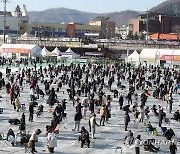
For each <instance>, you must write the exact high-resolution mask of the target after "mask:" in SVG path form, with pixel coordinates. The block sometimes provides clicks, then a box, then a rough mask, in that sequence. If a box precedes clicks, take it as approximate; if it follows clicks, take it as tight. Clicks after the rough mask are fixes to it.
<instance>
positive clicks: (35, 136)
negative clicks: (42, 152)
mask: <svg viewBox="0 0 180 154" xmlns="http://www.w3.org/2000/svg"><path fill="white" fill-rule="evenodd" d="M39 134H41V130H40V129H36V130H35V131H34V132H33V133H32V135H31V137H30V139H29V143H28V146H29V147H30V148H31V152H32V153H34V152H37V151H36V149H35V143H36V142H38V135H39Z"/></svg>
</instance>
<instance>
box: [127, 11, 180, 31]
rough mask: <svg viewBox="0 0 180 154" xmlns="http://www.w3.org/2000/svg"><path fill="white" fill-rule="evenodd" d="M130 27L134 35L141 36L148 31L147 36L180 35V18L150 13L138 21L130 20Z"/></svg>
mask: <svg viewBox="0 0 180 154" xmlns="http://www.w3.org/2000/svg"><path fill="white" fill-rule="evenodd" d="M128 25H129V27H131V28H130V31H131V32H132V33H133V34H135V33H137V34H139V33H141V32H142V31H146V33H147V34H154V33H166V34H167V33H179V32H180V17H177V16H175V15H165V14H157V13H151V12H150V13H148V14H141V15H139V16H137V18H136V19H130V20H129V22H128Z"/></svg>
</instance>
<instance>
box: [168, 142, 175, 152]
mask: <svg viewBox="0 0 180 154" xmlns="http://www.w3.org/2000/svg"><path fill="white" fill-rule="evenodd" d="M169 150H170V154H176V152H177V146H176V144H175V143H174V142H173V143H171V144H170V146H169Z"/></svg>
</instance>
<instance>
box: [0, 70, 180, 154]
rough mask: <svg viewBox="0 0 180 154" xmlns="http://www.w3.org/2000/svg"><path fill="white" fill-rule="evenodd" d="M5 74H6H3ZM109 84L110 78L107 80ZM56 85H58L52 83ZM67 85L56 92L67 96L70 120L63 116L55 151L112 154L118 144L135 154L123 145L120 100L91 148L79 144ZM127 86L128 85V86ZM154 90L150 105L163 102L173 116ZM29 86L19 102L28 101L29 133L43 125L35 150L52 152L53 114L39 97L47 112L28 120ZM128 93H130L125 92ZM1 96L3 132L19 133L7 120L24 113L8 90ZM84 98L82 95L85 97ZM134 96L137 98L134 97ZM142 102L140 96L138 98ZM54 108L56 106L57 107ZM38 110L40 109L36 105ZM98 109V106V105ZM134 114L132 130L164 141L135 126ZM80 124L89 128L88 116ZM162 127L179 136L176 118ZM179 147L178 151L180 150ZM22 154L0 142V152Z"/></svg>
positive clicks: (176, 101) (20, 149)
mask: <svg viewBox="0 0 180 154" xmlns="http://www.w3.org/2000/svg"><path fill="white" fill-rule="evenodd" d="M1 71H2V72H3V73H4V72H5V70H4V69H1ZM12 71H13V72H15V71H17V69H12ZM4 75H5V74H4ZM105 82H106V84H107V80H105ZM122 84H123V85H128V83H127V82H124V81H122ZM39 85H40V88H41V89H44V86H43V85H42V84H40V83H39ZM52 86H54V87H56V85H52ZM115 87H116V82H115V83H114V84H113V86H112V89H114V88H115ZM66 88H67V86H64V87H63V88H62V89H61V90H60V92H56V93H57V95H58V100H61V99H64V98H66V100H67V102H68V103H67V110H66V112H67V119H64V120H63V122H62V123H60V133H59V134H58V135H57V138H58V147H57V148H55V153H59V154H80V153H82V154H102V153H103V154H111V153H120V150H119V149H117V150H116V148H117V147H122V148H123V153H126V154H133V153H135V151H134V149H131V148H130V147H127V146H125V145H124V144H123V138H124V133H125V131H124V111H122V110H119V105H118V99H113V101H112V103H111V105H112V111H111V114H112V118H111V119H110V120H109V124H106V125H105V126H100V127H97V129H96V134H95V137H96V139H91V144H90V148H86V146H84V148H81V147H80V143H79V142H78V135H79V133H78V132H73V131H72V129H73V128H74V113H75V108H74V107H73V106H72V101H70V100H69V98H68V95H67V93H65V94H63V92H62V91H66ZM127 88H128V87H127ZM153 90H154V89H153V88H151V90H150V93H151V96H150V97H149V98H148V101H147V105H149V106H150V108H151V107H152V105H153V104H156V105H158V104H160V105H161V106H163V107H164V109H165V111H166V113H167V117H169V118H171V117H172V114H169V112H168V110H167V109H166V102H163V101H161V100H157V99H154V98H153V97H152V91H153ZM104 91H105V92H106V94H112V93H111V92H110V91H109V90H108V89H106V88H105V89H104ZM29 92H30V89H29V85H24V89H23V90H22V91H21V97H20V102H21V103H25V104H26V111H25V115H26V130H27V132H29V133H32V132H33V131H34V129H35V128H40V129H41V130H42V134H40V136H39V142H38V143H37V144H36V150H37V151H38V153H42V154H43V153H49V152H48V151H47V146H46V136H45V126H46V125H48V124H50V120H51V117H52V113H48V110H49V106H48V105H47V104H46V100H47V96H45V97H44V98H40V99H39V100H38V103H39V104H43V105H44V106H45V108H44V114H43V115H42V116H41V117H40V118H37V117H36V115H34V122H32V123H30V122H28V118H29V114H28V103H29ZM137 92H138V94H139V95H140V94H141V93H142V90H138V91H137ZM125 93H127V92H125ZM0 95H1V96H2V98H1V102H0V107H2V108H4V112H3V114H1V115H0V132H3V133H5V134H6V133H7V131H8V129H9V128H12V129H13V130H14V131H15V133H16V134H17V133H18V130H19V126H14V125H10V124H9V123H8V119H9V118H15V117H17V118H20V116H21V114H22V112H21V111H20V112H17V111H15V110H14V109H13V106H12V105H11V104H10V101H9V95H8V94H7V93H6V92H5V89H2V90H1V91H0ZM82 98H83V97H80V99H81V100H82ZM173 98H174V104H173V112H174V111H175V110H176V109H177V108H179V106H178V105H179V99H180V97H179V95H178V94H173ZM133 99H134V98H133ZM139 102H140V99H139ZM54 107H55V106H54ZM35 109H37V108H35ZM96 112H97V108H96ZM130 116H131V122H130V124H129V126H128V129H131V130H132V131H133V133H134V135H135V136H137V135H138V134H141V136H142V139H143V140H144V139H147V138H155V139H158V140H163V139H165V138H164V137H163V136H162V135H159V136H153V135H150V136H148V134H147V133H146V132H145V127H144V125H143V123H139V124H138V126H135V125H134V124H133V117H134V116H133V115H132V114H130ZM150 116H151V117H150V119H151V122H152V125H153V126H155V127H157V129H158V132H159V134H160V132H161V130H160V129H159V128H158V120H157V118H155V117H153V116H152V113H150ZM99 120H100V116H99V115H98V114H97V122H98V123H99ZM81 126H85V128H86V129H88V130H89V126H88V118H87V119H86V120H82V121H81ZM163 126H167V127H168V128H170V127H171V128H172V129H173V130H174V131H175V134H176V138H179V137H180V132H179V130H180V125H179V123H177V122H175V121H171V124H170V125H167V124H165V123H163ZM160 148H161V150H160V152H159V153H162V154H165V153H169V146H166V145H161V146H160ZM179 150H180V149H179V147H178V151H179ZM11 153H14V154H23V153H25V148H24V147H21V146H15V147H12V146H11V144H10V143H8V142H7V141H5V140H3V141H0V154H11ZM141 153H145V152H144V150H143V147H141Z"/></svg>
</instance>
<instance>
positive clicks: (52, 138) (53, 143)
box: [47, 129, 57, 153]
mask: <svg viewBox="0 0 180 154" xmlns="http://www.w3.org/2000/svg"><path fill="white" fill-rule="evenodd" d="M47 147H48V150H49V152H50V153H54V148H55V147H57V137H56V135H55V134H54V133H53V130H52V129H50V130H49V133H48V134H47Z"/></svg>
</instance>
